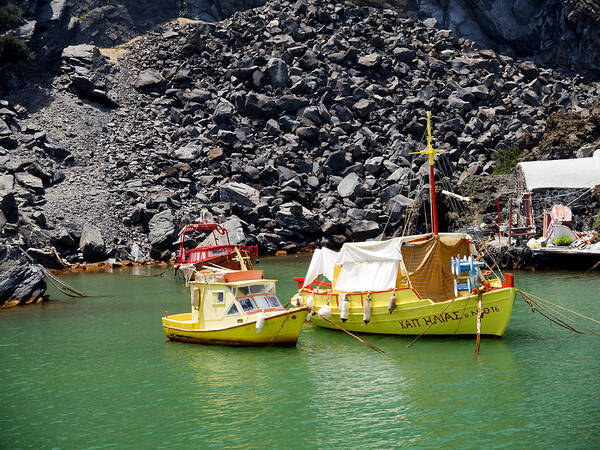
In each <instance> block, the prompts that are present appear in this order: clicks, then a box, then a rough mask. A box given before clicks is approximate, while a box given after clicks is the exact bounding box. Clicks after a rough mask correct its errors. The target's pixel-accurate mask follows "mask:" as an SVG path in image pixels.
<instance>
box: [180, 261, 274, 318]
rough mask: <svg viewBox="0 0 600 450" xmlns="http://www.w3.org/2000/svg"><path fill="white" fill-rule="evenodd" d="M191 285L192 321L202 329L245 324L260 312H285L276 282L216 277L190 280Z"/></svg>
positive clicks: (259, 279)
mask: <svg viewBox="0 0 600 450" xmlns="http://www.w3.org/2000/svg"><path fill="white" fill-rule="evenodd" d="M253 272H259V271H253ZM190 286H191V288H190V292H191V303H192V315H191V321H192V322H194V323H197V324H198V327H199V328H223V327H227V326H234V325H236V324H244V323H246V322H248V321H253V320H255V319H256V317H255V316H254V315H255V314H257V313H261V312H263V313H264V312H271V311H279V310H284V308H283V306H282V305H281V302H280V301H279V299H278V298H277V291H276V280H264V279H261V278H254V279H243V280H238V281H228V280H227V279H226V277H214V278H213V279H212V280H209V279H205V280H200V281H191V282H190Z"/></svg>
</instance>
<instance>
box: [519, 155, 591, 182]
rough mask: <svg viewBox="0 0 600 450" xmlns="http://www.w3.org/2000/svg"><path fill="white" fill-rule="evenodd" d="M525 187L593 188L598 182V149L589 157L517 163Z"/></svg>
mask: <svg viewBox="0 0 600 450" xmlns="http://www.w3.org/2000/svg"><path fill="white" fill-rule="evenodd" d="M517 167H518V168H519V170H520V171H521V173H522V174H523V178H524V179H525V185H526V186H527V189H528V190H530V191H533V190H534V189H553V188H593V187H594V186H597V185H599V184H600V150H596V151H595V152H594V156H593V157H591V158H577V159H554V160H550V161H527V162H522V163H519V164H518V165H517Z"/></svg>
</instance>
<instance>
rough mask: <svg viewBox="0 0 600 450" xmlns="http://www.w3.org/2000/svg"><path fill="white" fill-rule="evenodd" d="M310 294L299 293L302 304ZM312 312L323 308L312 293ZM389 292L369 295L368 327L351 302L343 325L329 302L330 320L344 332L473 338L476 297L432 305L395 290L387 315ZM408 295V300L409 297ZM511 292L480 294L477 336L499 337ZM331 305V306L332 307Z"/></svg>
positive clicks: (357, 305)
mask: <svg viewBox="0 0 600 450" xmlns="http://www.w3.org/2000/svg"><path fill="white" fill-rule="evenodd" d="M309 295H311V294H310V293H308V292H305V291H303V292H302V296H303V297H304V300H305V301H306V299H307V297H308V296H309ZM312 295H313V299H314V303H315V311H318V310H319V307H320V306H322V305H324V304H325V302H326V300H327V295H326V294H315V293H313V294H312ZM390 295H391V292H389V291H388V292H385V293H375V294H371V299H372V304H373V307H372V310H371V320H370V321H369V323H368V324H365V323H364V321H363V312H364V309H363V307H362V302H361V300H360V299H354V300H353V301H352V305H353V307H351V308H350V314H349V317H348V320H347V321H346V322H342V320H341V319H340V309H339V307H338V304H337V303H338V302H339V301H341V298H340V300H338V302H336V301H332V300H331V299H330V306H331V308H332V312H333V314H332V317H331V319H330V320H331V321H333V322H334V323H336V324H338V325H340V326H342V327H343V328H345V329H346V330H348V331H353V332H362V333H375V334H396V335H419V334H421V333H424V334H425V335H454V334H456V335H475V334H476V333H477V295H475V294H474V295H469V296H465V297H458V298H456V299H454V300H448V301H446V302H440V303H433V302H431V301H430V300H427V299H419V298H418V297H416V294H414V293H413V291H412V290H406V291H399V292H398V293H397V294H396V297H397V308H396V309H395V310H394V311H393V312H392V313H391V314H390V313H389V310H388V302H389V299H390ZM411 296H412V298H411ZM514 298H515V289H514V288H512V287H508V288H502V289H495V290H492V291H489V292H486V293H484V294H483V297H482V309H483V313H484V314H483V317H482V319H481V334H482V335H487V336H502V335H503V334H504V331H505V330H506V327H507V326H508V322H509V320H510V315H511V313H512V307H513V302H514ZM332 303H333V304H332ZM311 321H312V322H314V323H315V324H316V325H318V326H320V327H325V328H333V329H336V327H334V326H333V325H332V324H330V323H328V322H326V321H325V320H323V319H321V318H320V317H319V316H318V314H314V315H313V316H312V318H311Z"/></svg>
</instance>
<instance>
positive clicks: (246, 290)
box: [236, 283, 275, 297]
mask: <svg viewBox="0 0 600 450" xmlns="http://www.w3.org/2000/svg"><path fill="white" fill-rule="evenodd" d="M255 294H275V283H261V284H253V285H250V286H240V287H238V288H237V293H236V297H247V296H249V295H255Z"/></svg>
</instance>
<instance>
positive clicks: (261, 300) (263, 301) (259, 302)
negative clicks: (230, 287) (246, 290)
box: [227, 294, 283, 315]
mask: <svg viewBox="0 0 600 450" xmlns="http://www.w3.org/2000/svg"><path fill="white" fill-rule="evenodd" d="M237 301H238V303H239V305H240V307H241V308H242V310H243V311H244V312H245V313H249V312H252V311H256V310H258V309H270V308H283V307H282V306H281V303H280V302H279V299H278V298H277V296H276V295H272V294H268V295H267V294H257V295H253V296H251V297H242V298H238V299H237ZM232 309H233V308H232ZM227 314H228V315H229V313H227Z"/></svg>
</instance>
